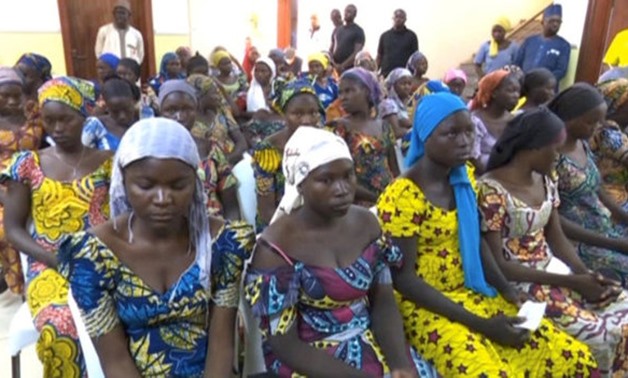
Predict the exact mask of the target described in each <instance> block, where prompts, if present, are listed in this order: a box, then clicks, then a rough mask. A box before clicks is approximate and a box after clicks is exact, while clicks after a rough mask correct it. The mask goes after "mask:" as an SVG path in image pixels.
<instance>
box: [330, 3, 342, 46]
mask: <svg viewBox="0 0 628 378" xmlns="http://www.w3.org/2000/svg"><path fill="white" fill-rule="evenodd" d="M330 18H331V22H332V23H333V24H334V30H333V31H332V32H331V45H330V46H329V51H330V52H333V51H334V50H336V34H337V33H338V29H340V28H341V27H342V14H340V10H338V9H334V10H332V11H331V15H330Z"/></svg>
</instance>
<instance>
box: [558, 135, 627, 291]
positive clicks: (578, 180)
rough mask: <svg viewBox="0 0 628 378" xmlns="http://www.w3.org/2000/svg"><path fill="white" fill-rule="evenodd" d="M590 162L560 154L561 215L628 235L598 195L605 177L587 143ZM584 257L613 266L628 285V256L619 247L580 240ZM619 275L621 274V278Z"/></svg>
mask: <svg viewBox="0 0 628 378" xmlns="http://www.w3.org/2000/svg"><path fill="white" fill-rule="evenodd" d="M585 149H586V152H587V163H586V165H585V166H580V165H579V164H578V163H577V162H575V161H573V160H572V159H570V158H569V157H568V156H566V155H560V157H559V158H558V163H557V164H556V173H557V175H558V192H559V195H560V207H559V208H558V212H559V213H560V215H561V216H563V217H565V218H567V219H569V220H570V221H572V222H575V223H577V224H580V225H582V226H583V227H585V228H586V229H588V230H591V231H594V232H597V233H600V234H602V235H605V236H607V237H609V238H626V237H628V229H626V227H624V226H622V225H620V224H616V223H615V221H614V220H613V219H612V215H611V212H610V210H609V209H608V208H607V207H606V206H605V205H604V204H603V203H602V201H601V200H600V197H599V196H598V191H599V190H600V185H601V184H602V179H601V176H600V172H599V171H598V168H597V166H596V165H595V161H594V159H593V154H592V153H591V151H590V150H589V148H588V146H587V145H585ZM578 253H579V255H580V258H581V259H582V261H584V263H585V264H586V265H587V266H588V267H589V268H590V269H602V270H611V271H613V272H614V273H615V275H618V276H619V277H620V278H621V280H622V283H623V286H624V287H628V256H626V255H624V254H623V253H621V252H619V251H612V250H608V249H604V248H600V247H595V246H591V245H586V244H584V243H578ZM619 277H618V278H619Z"/></svg>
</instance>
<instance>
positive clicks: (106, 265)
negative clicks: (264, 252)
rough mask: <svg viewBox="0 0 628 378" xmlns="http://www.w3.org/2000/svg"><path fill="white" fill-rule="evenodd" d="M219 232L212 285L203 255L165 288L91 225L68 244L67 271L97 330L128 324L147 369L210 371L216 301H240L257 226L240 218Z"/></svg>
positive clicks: (62, 268)
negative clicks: (124, 257)
mask: <svg viewBox="0 0 628 378" xmlns="http://www.w3.org/2000/svg"><path fill="white" fill-rule="evenodd" d="M212 239H213V241H212V261H211V263H212V264H211V276H210V277H211V286H210V289H209V290H208V285H206V284H205V285H204V284H203V283H202V282H201V277H207V276H206V274H203V273H202V267H201V266H202V263H200V264H199V263H197V262H194V263H193V264H192V265H191V266H190V267H189V268H188V269H187V270H186V271H185V272H184V273H183V274H182V275H181V277H180V278H179V280H178V281H177V282H176V283H175V284H174V285H172V286H171V287H170V288H168V290H166V291H165V292H163V293H160V292H157V291H155V290H154V289H153V288H151V287H150V286H148V285H147V284H146V283H145V282H144V281H143V280H142V279H141V278H140V277H139V276H137V275H136V274H135V273H134V272H133V271H132V270H131V269H129V268H128V267H127V266H126V265H125V264H124V263H123V262H122V261H120V260H119V259H118V257H117V256H116V254H115V253H114V252H112V251H111V250H110V249H109V248H108V247H107V246H106V245H105V244H104V243H103V242H102V241H101V240H100V239H99V238H98V237H96V236H94V235H92V234H89V233H87V232H81V233H77V234H75V235H74V236H73V237H72V238H71V239H68V240H67V242H65V243H63V244H62V246H61V248H60V251H59V260H60V264H59V272H60V273H61V274H62V275H63V276H65V277H67V278H68V280H69V281H70V286H71V287H72V292H73V293H74V297H75V299H76V303H77V304H78V307H79V309H80V311H81V314H82V318H83V320H84V322H85V326H86V328H87V332H88V333H89V335H90V336H91V337H100V336H102V335H105V334H107V333H109V332H111V330H112V329H113V328H114V327H116V326H117V325H118V324H121V325H122V327H123V328H124V331H125V334H126V336H127V337H128V348H129V352H130V354H131V358H132V359H133V361H135V364H136V366H137V369H138V371H139V372H140V374H141V375H142V376H143V377H182V378H183V377H186V378H193V377H202V376H203V372H204V370H205V359H206V356H207V341H208V328H209V314H210V306H211V305H212V304H213V305H215V306H220V307H230V308H237V307H238V303H239V298H240V297H239V293H240V280H241V277H242V270H243V267H244V261H246V259H248V258H249V256H250V254H251V251H252V249H253V245H254V243H255V234H254V233H253V228H252V227H251V226H249V225H247V224H245V223H244V222H232V223H226V224H225V225H224V226H223V227H222V229H221V230H220V231H219V233H218V234H217V235H216V236H215V237H213V238H212ZM197 261H198V260H197Z"/></svg>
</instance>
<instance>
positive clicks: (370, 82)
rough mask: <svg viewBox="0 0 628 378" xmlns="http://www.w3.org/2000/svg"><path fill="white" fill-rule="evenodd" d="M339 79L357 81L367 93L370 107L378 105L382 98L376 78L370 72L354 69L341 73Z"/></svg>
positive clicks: (358, 68)
mask: <svg viewBox="0 0 628 378" xmlns="http://www.w3.org/2000/svg"><path fill="white" fill-rule="evenodd" d="M340 79H341V80H342V79H354V80H357V81H359V82H360V83H362V85H364V86H365V87H366V89H368V91H369V101H370V102H371V106H378V105H379V103H380V101H381V97H382V91H381V89H380V87H379V83H378V82H377V78H376V77H375V75H374V74H373V73H372V72H370V71H367V70H365V69H364V68H361V67H354V68H351V69H350V70H347V71H345V72H343V74H342V76H341V77H340Z"/></svg>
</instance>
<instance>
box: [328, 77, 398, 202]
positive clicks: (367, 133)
mask: <svg viewBox="0 0 628 378" xmlns="http://www.w3.org/2000/svg"><path fill="white" fill-rule="evenodd" d="M339 98H340V101H342V106H343V108H344V109H345V111H346V112H347V115H346V116H344V117H342V118H340V119H337V120H335V121H332V122H329V123H328V128H329V130H330V131H333V132H334V133H336V134H337V135H340V136H341V137H342V138H343V139H344V140H345V142H347V145H349V149H350V150H351V154H352V155H353V158H354V159H355V171H356V176H357V179H358V189H357V192H356V197H355V201H356V204H358V205H361V206H364V207H371V206H373V205H375V202H377V197H378V196H379V195H380V194H381V192H382V191H383V190H384V188H385V187H386V185H388V184H389V183H390V182H391V181H392V180H393V179H394V178H395V177H396V176H398V175H399V166H398V165H397V158H396V155H395V149H394V148H395V140H396V137H395V132H394V129H393V126H392V124H390V123H389V122H388V120H386V119H381V118H380V117H379V116H378V114H377V109H378V106H379V104H380V102H381V90H380V87H379V83H378V82H377V78H376V76H375V75H373V74H372V73H371V72H369V71H367V70H365V69H363V68H359V67H357V68H351V69H349V70H347V71H345V72H343V74H342V76H341V78H340V97H339Z"/></svg>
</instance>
